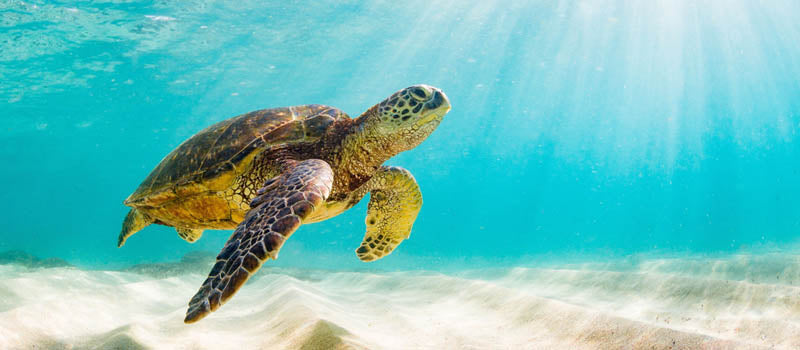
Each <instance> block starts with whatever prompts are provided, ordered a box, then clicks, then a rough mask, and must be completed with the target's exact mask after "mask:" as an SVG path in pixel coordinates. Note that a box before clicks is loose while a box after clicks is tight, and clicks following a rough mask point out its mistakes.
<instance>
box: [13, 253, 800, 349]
mask: <svg viewBox="0 0 800 350" xmlns="http://www.w3.org/2000/svg"><path fill="white" fill-rule="evenodd" d="M0 276H3V277H2V279H1V280H0V296H2V300H0V348H3V349H6V348H11V349H15V348H33V347H37V348H53V349H69V348H97V349H105V348H118V349H149V348H157V349H267V348H269V349H276V348H277V349H280V348H288V349H361V348H365V349H798V348H800V286H797V285H796V283H800V259H798V258H797V257H796V256H792V255H769V256H757V257H743V256H737V257H728V258H724V259H713V260H712V259H649V260H640V261H634V262H631V261H626V262H617V263H608V264H577V265H576V264H573V265H569V266H557V267H555V268H521V267H518V268H512V269H493V270H475V271H467V272H461V273H457V274H448V275H445V274H440V273H432V272H393V273H366V272H324V271H308V270H282V269H265V271H264V272H263V273H260V274H259V275H258V276H257V277H256V278H255V279H253V280H252V281H250V282H248V284H247V286H246V287H245V288H244V289H243V290H242V291H241V292H240V293H239V294H238V295H237V296H236V297H235V298H233V299H232V300H231V301H230V302H229V303H228V304H227V305H225V307H223V308H222V309H220V310H219V311H218V312H216V313H214V314H212V315H211V316H210V317H208V318H207V319H204V320H203V321H201V322H199V323H197V324H194V325H184V324H183V323H182V320H183V315H184V312H185V310H186V302H187V300H188V298H189V297H191V295H192V294H193V293H194V292H195V289H196V288H197V286H198V285H199V283H200V282H201V281H202V280H203V279H204V277H205V276H203V275H202V274H198V273H189V274H182V275H176V276H172V277H153V276H152V275H144V274H137V273H131V272H116V271H84V270H79V269H74V268H49V269H29V268H25V267H21V266H16V265H0Z"/></svg>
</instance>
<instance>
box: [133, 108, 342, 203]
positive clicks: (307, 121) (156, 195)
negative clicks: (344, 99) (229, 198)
mask: <svg viewBox="0 0 800 350" xmlns="http://www.w3.org/2000/svg"><path fill="white" fill-rule="evenodd" d="M349 118H350V117H349V116H348V115H347V114H345V113H344V112H342V111H341V110H339V109H337V108H334V107H329V106H323V105H304V106H294V107H284V108H271V109H262V110H259V111H254V112H250V113H247V114H243V115H240V116H237V117H233V118H230V119H227V120H224V121H221V122H219V123H216V124H214V125H212V126H209V127H208V128H206V129H204V130H202V131H200V132H198V133H197V134H195V135H194V136H192V137H191V138H189V139H188V140H186V141H184V142H183V143H182V144H181V145H180V146H178V147H177V148H175V149H174V150H173V151H172V152H170V153H169V154H167V156H166V157H164V159H163V160H161V163H159V164H158V166H156V168H155V169H153V171H152V172H151V173H150V175H148V176H147V178H146V179H145V180H144V181H143V182H142V184H141V185H139V188H137V189H136V191H135V192H133V194H131V195H130V196H129V197H128V199H126V200H125V204H126V205H129V206H134V207H135V206H158V205H159V204H161V203H163V202H165V201H168V200H170V199H173V198H176V196H182V195H191V194H194V193H200V192H206V191H222V190H225V189H226V188H227V187H228V186H230V184H231V181H232V180H233V178H234V177H235V176H236V175H237V174H238V173H240V172H241V171H243V170H244V169H247V166H248V165H249V164H250V162H251V161H252V160H253V158H254V157H255V155H256V154H258V153H260V152H261V151H263V150H265V149H269V148H270V147H272V146H276V145H280V144H288V143H295V142H313V141H315V140H317V139H319V138H320V137H321V136H322V135H323V134H324V133H325V131H326V130H327V129H328V127H329V126H331V125H332V124H333V123H334V122H336V121H338V120H341V119H349Z"/></svg>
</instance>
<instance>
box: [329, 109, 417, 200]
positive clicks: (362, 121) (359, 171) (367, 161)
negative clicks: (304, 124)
mask: <svg viewBox="0 0 800 350" xmlns="http://www.w3.org/2000/svg"><path fill="white" fill-rule="evenodd" d="M376 110H377V108H376V107H373V108H370V109H369V110H367V111H366V112H364V114H362V115H361V116H360V117H358V118H356V119H353V120H351V121H348V122H346V123H341V124H340V125H337V126H335V128H336V129H335V130H333V132H331V133H329V134H328V135H326V136H327V137H323V139H322V140H320V142H322V143H323V145H324V146H327V147H326V149H329V150H330V153H329V154H327V155H326V158H328V159H326V160H327V161H328V163H329V164H331V166H332V167H333V173H334V180H333V190H332V192H331V197H332V198H333V197H334V196H336V195H346V194H348V193H350V192H351V191H354V190H355V189H357V188H358V187H359V186H361V185H363V184H364V183H365V182H367V181H368V180H369V179H370V178H371V177H372V176H373V175H374V174H375V172H376V171H377V170H378V168H380V166H381V165H382V164H383V163H384V162H385V161H387V160H388V159H389V158H391V157H393V156H395V155H396V154H398V153H400V152H401V150H400V149H399V147H397V144H398V143H397V140H392V139H391V138H390V137H387V136H385V135H380V134H379V133H378V132H377V130H378V128H377V127H376V126H375V125H373V123H375V122H378V119H377V118H374V117H372V116H373V114H374V113H375V111H376ZM334 199H335V198H334Z"/></svg>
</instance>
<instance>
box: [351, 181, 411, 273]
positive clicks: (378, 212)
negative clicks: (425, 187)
mask: <svg viewBox="0 0 800 350" xmlns="http://www.w3.org/2000/svg"><path fill="white" fill-rule="evenodd" d="M365 186H368V190H369V191H371V195H370V196H371V198H370V200H369V206H368V207H367V208H368V209H367V220H366V223H367V234H366V235H365V236H364V241H363V242H361V246H360V247H359V248H358V249H356V255H358V258H359V259H361V260H363V261H373V260H377V259H380V258H382V257H384V256H385V255H388V254H389V253H391V252H392V250H394V248H395V247H397V245H398V244H400V242H402V241H403V240H404V239H406V238H408V236H409V234H411V226H413V225H414V220H416V219H417V213H419V210H420V208H422V192H420V191H419V185H417V181H416V180H414V176H412V175H411V173H410V172H409V171H408V170H406V169H403V168H399V167H383V168H381V169H380V170H379V171H378V173H377V174H375V176H373V177H372V179H370V180H369V182H367V184H366V185H365Z"/></svg>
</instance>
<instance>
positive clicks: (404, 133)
mask: <svg viewBox="0 0 800 350" xmlns="http://www.w3.org/2000/svg"><path fill="white" fill-rule="evenodd" d="M448 111H450V101H449V100H448V99H447V96H446V95H445V94H444V92H442V90H439V89H437V88H435V87H433V86H428V85H414V86H411V87H407V88H405V89H403V90H400V91H398V92H395V93H394V94H392V95H391V96H389V97H388V98H387V99H385V100H383V102H381V103H379V104H377V105H375V106H374V107H372V108H370V110H369V111H367V113H365V118H366V119H367V120H366V122H367V123H366V127H367V128H370V129H371V130H370V131H371V132H374V133H376V134H377V135H376V136H379V138H381V139H385V140H389V141H391V143H392V146H395V147H399V148H400V149H399V151H405V150H409V149H412V148H414V147H416V146H417V145H419V144H420V143H421V142H422V141H424V140H425V138H427V137H428V135H430V134H431V133H432V132H433V130H434V129H436V127H437V126H439V123H441V121H442V118H444V115H445V114H447V112H448ZM392 148H394V147H392Z"/></svg>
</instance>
